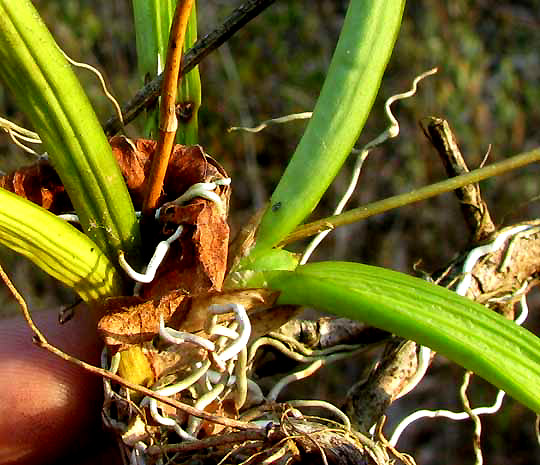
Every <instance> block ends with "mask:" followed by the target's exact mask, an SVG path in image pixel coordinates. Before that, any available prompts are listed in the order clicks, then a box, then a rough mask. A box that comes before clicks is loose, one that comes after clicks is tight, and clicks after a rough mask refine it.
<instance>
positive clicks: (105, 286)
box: [0, 189, 121, 302]
mask: <svg viewBox="0 0 540 465" xmlns="http://www.w3.org/2000/svg"><path fill="white" fill-rule="evenodd" d="M0 206H1V208H0V243H2V244H3V245H5V246H7V247H9V248H11V249H12V250H14V251H16V252H18V253H20V254H22V255H24V256H25V257H27V258H29V259H30V260H32V261H33V262H34V263H35V264H36V265H37V266H39V267H40V268H41V269H43V270H44V271H46V272H47V273H49V274H50V275H51V276H53V277H55V278H57V279H58V280H60V281H62V282H63V283H64V284H66V285H67V286H69V287H71V288H73V289H74V290H75V291H76V292H77V293H78V294H79V295H80V296H81V298H82V299H83V300H85V301H87V302H91V301H94V300H98V299H100V298H103V297H108V296H111V295H116V294H119V293H120V290H121V281H120V278H119V275H118V272H117V270H116V268H115V267H114V266H113V264H112V263H111V262H110V260H109V259H108V258H107V256H106V255H105V254H104V253H103V252H102V251H101V250H100V249H99V248H98V247H97V246H96V244H95V243H94V242H92V240H91V239H89V238H88V236H85V235H84V234H83V233H82V232H80V231H78V230H77V229H76V228H74V227H73V226H71V225H70V224H69V223H67V222H65V221H64V220H61V219H59V218H58V217H56V216H55V215H53V214H52V213H50V212H49V211H47V210H45V209H43V208H41V207H39V206H37V205H35V204H33V203H31V202H29V201H27V200H25V199H22V198H21V197H18V196H17V195H15V194H12V193H11V192H8V191H6V190H4V189H0Z"/></svg>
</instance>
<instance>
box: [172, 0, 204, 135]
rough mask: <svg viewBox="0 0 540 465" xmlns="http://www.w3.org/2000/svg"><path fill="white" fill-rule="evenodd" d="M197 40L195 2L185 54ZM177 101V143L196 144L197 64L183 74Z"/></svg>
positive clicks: (187, 30) (198, 98)
mask: <svg viewBox="0 0 540 465" xmlns="http://www.w3.org/2000/svg"><path fill="white" fill-rule="evenodd" d="M195 42H197V4H196V2H195V3H193V7H192V8H191V15H190V17H189V22H188V25H187V29H186V38H185V40H184V54H185V53H186V52H187V51H188V50H189V49H190V48H191V47H192V46H193V44H195ZM177 101H178V104H179V108H180V115H179V116H180V117H179V118H178V130H177V132H176V143H178V144H183V145H195V144H197V142H198V130H199V123H198V112H199V107H200V106H201V77H200V75H199V67H198V66H196V67H195V68H193V69H192V70H191V71H190V72H189V73H187V74H186V75H185V76H183V77H182V78H181V80H180V84H179V86H178V96H177Z"/></svg>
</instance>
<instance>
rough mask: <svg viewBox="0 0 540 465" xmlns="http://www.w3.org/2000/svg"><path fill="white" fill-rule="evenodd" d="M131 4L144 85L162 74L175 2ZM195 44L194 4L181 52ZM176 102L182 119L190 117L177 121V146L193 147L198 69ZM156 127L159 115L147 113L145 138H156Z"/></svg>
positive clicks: (185, 81) (198, 100)
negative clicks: (181, 110) (180, 110)
mask: <svg viewBox="0 0 540 465" xmlns="http://www.w3.org/2000/svg"><path fill="white" fill-rule="evenodd" d="M132 4H133V16H134V20H135V38H136V44H137V63H138V68H139V74H140V75H141V77H142V78H143V79H144V80H145V82H146V81H147V80H149V79H154V78H155V77H156V76H157V75H158V74H159V73H161V72H163V67H164V66H165V60H166V58H167V46H168V40H169V31H170V28H171V24H172V21H173V17H174V11H175V8H176V0H132ZM196 41H197V12H196V5H195V4H194V5H193V7H192V9H191V15H190V17H189V22H188V27H187V30H186V37H185V41H184V52H185V51H186V50H188V49H189V48H190V47H191V46H192V45H193V44H194V43H195V42H196ZM158 62H159V66H158ZM177 101H178V103H179V104H180V108H181V109H183V110H184V112H181V115H183V114H184V115H190V117H189V118H188V117H186V118H185V119H183V118H182V117H180V118H179V120H178V132H177V136H176V142H177V143H178V144H184V145H195V144H196V143H197V132H198V123H197V112H198V110H199V107H200V105H201V79H200V76H199V68H198V66H196V67H195V68H193V69H192V70H191V71H190V72H189V73H187V74H186V75H185V76H183V77H182V79H181V80H180V85H179V87H178V97H177ZM187 103H189V105H188V106H186V104H187ZM188 110H189V111H188ZM158 127H159V111H158V110H157V109H153V110H151V111H149V112H148V113H147V119H146V122H145V134H146V137H150V138H155V137H157V134H158Z"/></svg>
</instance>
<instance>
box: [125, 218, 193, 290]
mask: <svg viewBox="0 0 540 465" xmlns="http://www.w3.org/2000/svg"><path fill="white" fill-rule="evenodd" d="M182 231H183V226H182V225H180V226H178V228H177V229H176V231H175V232H174V234H173V235H172V236H170V237H169V238H167V239H165V240H164V241H161V242H160V243H159V244H158V245H157V246H156V250H155V251H154V255H152V258H151V259H150V261H149V262H148V265H147V267H146V271H145V272H144V273H139V272H137V271H135V270H134V269H133V268H132V267H131V266H130V264H129V263H128V262H127V261H126V257H125V256H124V252H123V251H120V252H118V263H119V265H120V267H121V268H122V269H123V270H124V271H125V272H126V274H127V275H128V276H129V277H130V278H131V279H133V280H134V281H137V282H138V283H151V282H152V281H153V280H154V278H155V277H156V272H157V270H158V268H159V266H160V265H161V263H162V262H163V259H164V258H165V256H166V255H167V252H168V251H169V249H170V248H171V244H172V243H173V242H174V241H175V240H176V239H178V238H179V237H180V235H181V234H182Z"/></svg>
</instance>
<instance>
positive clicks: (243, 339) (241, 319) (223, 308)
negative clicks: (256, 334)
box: [210, 304, 251, 362]
mask: <svg viewBox="0 0 540 465" xmlns="http://www.w3.org/2000/svg"><path fill="white" fill-rule="evenodd" d="M231 311H233V312H234V316H235V318H236V321H237V322H238V338H236V339H234V340H233V342H232V343H231V344H230V345H229V346H228V347H226V348H225V349H224V350H223V351H222V352H220V353H219V354H217V357H219V359H220V360H221V361H223V362H226V361H228V360H231V359H232V358H234V357H236V356H237V355H238V354H239V353H240V351H241V350H242V349H244V348H245V347H246V345H247V343H248V341H249V337H250V336H251V322H250V321H249V316H248V314H247V312H246V309H245V307H244V306H243V305H241V304H226V305H211V306H210V313H211V314H214V315H219V314H223V313H229V312H231Z"/></svg>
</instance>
